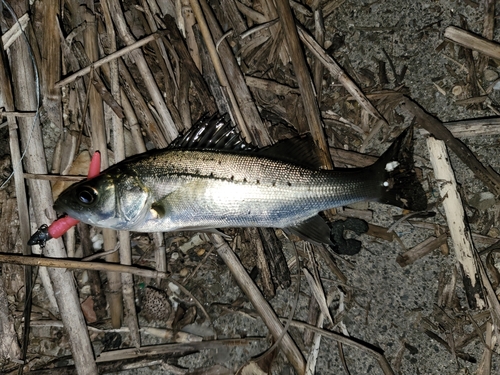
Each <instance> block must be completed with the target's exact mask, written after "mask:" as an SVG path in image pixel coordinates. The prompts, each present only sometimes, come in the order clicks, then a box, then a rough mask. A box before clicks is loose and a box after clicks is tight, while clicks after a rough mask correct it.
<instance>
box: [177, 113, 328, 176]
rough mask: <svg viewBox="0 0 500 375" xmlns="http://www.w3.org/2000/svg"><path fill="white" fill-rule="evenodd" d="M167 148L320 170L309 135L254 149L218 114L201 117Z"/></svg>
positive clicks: (319, 160) (318, 159) (320, 165)
mask: <svg viewBox="0 0 500 375" xmlns="http://www.w3.org/2000/svg"><path fill="white" fill-rule="evenodd" d="M169 148H176V149H216V150H226V151H244V152H256V153H257V154H259V155H260V156H265V157H268V158H271V159H278V160H282V161H286V162H289V163H292V164H296V165H300V166H302V167H305V168H309V169H320V168H321V167H322V166H323V162H322V160H321V155H320V154H319V153H320V151H319V149H318V147H317V146H316V144H315V143H314V141H313V139H312V136H311V135H310V134H307V135H303V136H298V137H295V138H290V139H286V140H283V141H280V142H278V143H276V144H274V145H272V146H269V147H265V148H262V149H257V148H256V147H255V146H253V145H251V144H250V143H247V142H246V141H245V140H244V139H243V138H242V137H241V135H240V132H239V131H238V129H236V127H234V126H232V125H231V123H230V122H229V121H228V119H227V118H226V116H219V115H218V114H215V115H212V116H210V117H209V116H204V117H202V118H201V119H200V120H199V121H198V122H197V123H196V124H194V125H193V126H192V127H191V129H189V130H188V131H187V132H186V133H185V134H183V135H180V136H179V137H177V138H176V139H175V140H174V141H173V142H172V143H171V144H170V146H169Z"/></svg>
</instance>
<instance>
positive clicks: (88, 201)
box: [54, 169, 150, 230]
mask: <svg viewBox="0 0 500 375" xmlns="http://www.w3.org/2000/svg"><path fill="white" fill-rule="evenodd" d="M108 171H109V170H108ZM149 196H150V194H149V191H148V189H146V188H145V187H144V185H143V184H142V183H141V181H140V180H139V179H138V178H137V176H135V175H130V174H127V173H122V172H121V171H120V170H119V169H115V170H111V171H109V172H107V173H106V172H105V173H102V174H100V175H98V176H97V177H95V178H92V179H88V180H85V181H82V182H79V183H77V184H75V185H72V186H70V187H69V188H68V189H66V190H65V191H64V192H62V193H61V195H60V196H59V198H57V200H56V202H55V204H54V209H55V210H56V211H58V212H64V213H67V214H68V215H69V216H71V217H72V218H75V219H78V220H80V221H83V222H84V223H87V224H92V225H95V226H98V227H103V228H111V229H117V230H132V229H133V227H134V225H135V224H136V223H138V222H140V221H141V219H142V218H143V217H144V216H145V215H146V213H147V212H148V211H149V206H150V204H149V205H148V203H149V200H150V199H149Z"/></svg>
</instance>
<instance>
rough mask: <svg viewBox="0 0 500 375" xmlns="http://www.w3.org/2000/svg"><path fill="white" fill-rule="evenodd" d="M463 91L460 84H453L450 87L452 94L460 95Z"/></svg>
mask: <svg viewBox="0 0 500 375" xmlns="http://www.w3.org/2000/svg"><path fill="white" fill-rule="evenodd" d="M463 92H464V89H463V88H462V86H455V87H453V88H452V89H451V93H452V94H453V95H454V96H460V95H461V94H462V93H463Z"/></svg>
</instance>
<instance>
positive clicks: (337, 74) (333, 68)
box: [298, 27, 386, 123]
mask: <svg viewBox="0 0 500 375" xmlns="http://www.w3.org/2000/svg"><path fill="white" fill-rule="evenodd" d="M298 33H299V37H300V39H301V40H302V42H303V43H304V44H305V46H306V47H307V48H308V49H309V51H310V52H311V53H312V54H313V55H314V56H315V57H316V58H317V59H319V60H320V61H321V62H322V63H323V65H325V67H326V68H327V69H328V70H329V71H330V73H331V74H332V76H333V77H334V78H335V79H337V80H338V81H339V82H340V83H341V84H342V85H343V86H344V87H345V89H346V90H347V91H348V92H349V93H350V94H351V95H352V96H353V97H354V98H355V99H356V101H357V102H358V103H359V105H360V106H361V107H363V108H364V109H365V110H366V111H368V113H370V114H371V115H372V116H373V117H375V118H376V119H377V120H380V121H383V122H385V123H386V121H385V119H384V118H383V117H382V115H381V114H380V113H379V112H378V110H377V109H376V108H375V107H374V106H373V104H371V102H370V101H369V100H368V98H367V97H366V96H365V94H363V92H362V91H361V89H360V88H359V87H358V86H357V85H356V83H354V81H353V80H352V79H351V78H350V77H349V76H348V75H347V74H346V73H345V72H344V70H343V69H342V68H341V67H340V66H339V65H338V64H337V62H336V61H335V60H334V59H333V58H332V57H331V56H330V55H328V54H327V53H326V51H325V50H324V49H323V48H322V47H321V46H320V45H319V44H318V42H316V41H315V40H314V38H313V37H312V36H310V35H309V33H308V32H307V31H306V30H305V29H304V28H302V27H298Z"/></svg>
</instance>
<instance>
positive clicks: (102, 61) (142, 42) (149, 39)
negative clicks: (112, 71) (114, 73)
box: [54, 34, 158, 88]
mask: <svg viewBox="0 0 500 375" xmlns="http://www.w3.org/2000/svg"><path fill="white" fill-rule="evenodd" d="M156 38H158V35H157V34H152V35H148V36H147V37H145V38H143V39H141V40H138V41H137V42H135V43H132V44H131V45H129V46H127V47H124V48H122V49H120V50H119V51H116V52H113V53H111V54H109V55H107V56H106V57H103V58H102V59H99V60H97V61H94V62H93V63H92V64H90V65H88V66H86V67H85V68H82V69H80V70H78V71H77V72H74V73H72V74H70V75H69V76H67V77H66V78H64V79H62V80H60V81H58V82H56V83H55V84H54V86H55V87H56V88H58V87H62V86H64V85H67V84H69V83H71V82H73V81H74V80H76V79H77V78H78V77H82V76H84V75H87V74H89V73H90V72H91V70H93V69H97V68H99V67H101V66H102V65H104V64H107V63H109V62H111V61H112V60H116V59H117V58H118V57H121V56H123V55H125V54H127V53H129V52H130V51H132V50H134V49H136V48H140V47H142V46H144V45H146V44H148V43H149V42H152V41H153V40H155V39H156Z"/></svg>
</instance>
